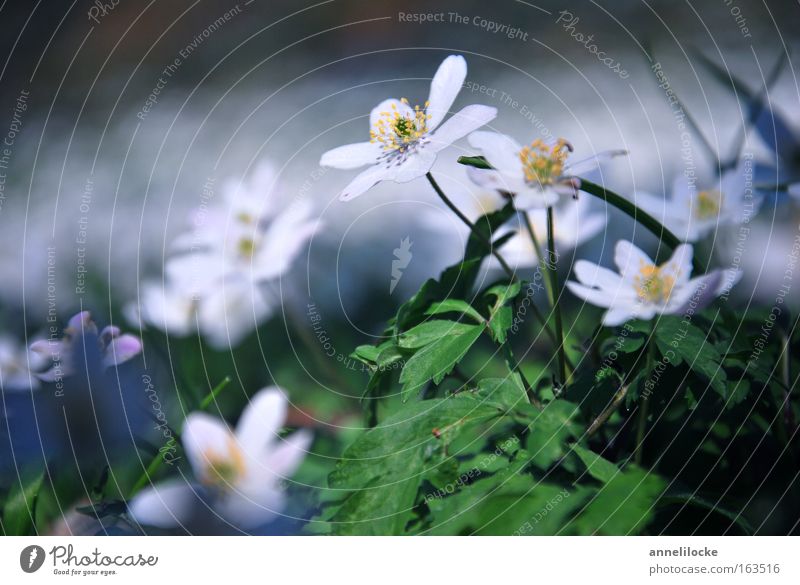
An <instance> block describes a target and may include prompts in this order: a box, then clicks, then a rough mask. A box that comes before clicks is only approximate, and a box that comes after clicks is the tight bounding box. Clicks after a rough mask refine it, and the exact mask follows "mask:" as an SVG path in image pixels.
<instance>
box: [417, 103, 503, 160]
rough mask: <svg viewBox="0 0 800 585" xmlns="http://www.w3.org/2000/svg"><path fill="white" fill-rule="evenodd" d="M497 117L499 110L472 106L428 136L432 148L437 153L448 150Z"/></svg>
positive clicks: (452, 117) (455, 115)
mask: <svg viewBox="0 0 800 585" xmlns="http://www.w3.org/2000/svg"><path fill="white" fill-rule="evenodd" d="M496 116H497V108H493V107H491V106H481V105H471V106H467V107H466V108H464V109H463V110H461V111H459V112H458V113H457V114H454V115H453V116H451V117H450V119H448V120H447V122H445V123H444V124H442V125H441V126H439V128H437V129H436V130H435V131H434V132H433V133H431V134H428V139H429V140H430V143H431V146H432V147H433V148H434V150H435V151H436V152H439V151H440V150H442V149H444V148H447V147H448V146H450V145H451V144H453V143H454V142H455V141H456V140H458V139H460V138H463V137H464V136H466V135H467V134H469V133H470V132H472V131H474V130H477V129H478V128H480V127H481V126H483V125H485V124H488V123H489V122H491V121H492V120H494V119H495V117H496Z"/></svg>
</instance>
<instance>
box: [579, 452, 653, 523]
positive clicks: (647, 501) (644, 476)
mask: <svg viewBox="0 0 800 585" xmlns="http://www.w3.org/2000/svg"><path fill="white" fill-rule="evenodd" d="M665 487H666V483H665V482H664V480H663V479H661V478H660V477H658V476H657V475H655V474H653V473H651V472H649V471H645V470H643V469H639V468H638V467H629V468H627V469H625V470H624V471H622V472H621V473H617V474H616V475H614V477H612V478H611V479H610V480H609V481H608V482H607V483H606V484H605V485H604V486H603V487H602V489H600V490H599V491H598V492H597V496H596V497H595V498H594V499H593V500H592V501H591V503H590V504H589V505H588V506H587V507H586V508H585V509H584V510H583V511H582V512H581V514H580V515H578V516H577V517H576V518H575V519H574V520H573V521H572V522H571V524H570V526H568V527H566V528H565V532H567V533H577V534H602V535H627V534H638V533H640V532H641V531H642V530H643V529H644V528H645V526H647V524H648V523H649V522H650V520H652V518H653V514H654V509H655V504H656V502H657V501H658V499H659V497H660V496H661V494H662V493H663V492H664V489H665Z"/></svg>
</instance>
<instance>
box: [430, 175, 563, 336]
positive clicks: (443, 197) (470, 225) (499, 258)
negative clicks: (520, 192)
mask: <svg viewBox="0 0 800 585" xmlns="http://www.w3.org/2000/svg"><path fill="white" fill-rule="evenodd" d="M425 177H426V178H427V179H428V182H429V183H430V184H431V187H433V190H434V191H436V194H437V195H438V196H439V199H441V200H442V201H443V202H444V204H445V205H447V207H448V209H450V211H452V212H453V213H455V214H456V216H457V217H458V218H459V219H460V220H461V221H462V222H463V223H464V225H465V226H467V227H468V228H469V230H470V232H472V234H473V235H474V236H475V237H476V238H479V239H480V240H481V241H482V243H483V244H484V245H485V246H486V247H487V249H488V250H491V252H492V256H494V257H495V258H497V261H498V262H499V263H500V266H501V267H502V268H503V270H504V271H505V273H506V274H507V275H508V278H509V279H511V282H516V281H517V275H516V274H515V273H514V271H513V270H512V269H511V267H510V266H509V265H508V262H506V261H505V258H503V256H502V255H501V254H500V252H498V251H497V250H495V249H494V246H493V245H492V242H491V241H489V240H487V239H486V238H485V237H483V235H482V234H481V233H480V232H479V231H478V230H477V229H476V228H475V224H474V223H472V222H471V221H470V220H469V218H468V217H467V216H466V215H464V214H463V213H462V212H461V210H460V209H459V208H458V207H456V205H455V203H453V202H452V201H450V198H449V197H447V195H445V194H444V191H442V188H441V187H440V186H439V184H438V183H437V182H436V180H435V179H434V178H433V175H431V174H430V173H426V174H425ZM530 306H531V311H532V312H533V314H534V316H535V317H536V318H537V319H538V320H539V321H540V322H541V323H542V327H543V328H544V331H545V332H546V333H547V335H548V336H549V337H550V339H551V340H552V341H553V342H554V343H555V341H556V338H555V337H554V336H553V332H552V331H550V329H549V328H548V327H547V320H546V319H545V318H544V315H542V314H541V312H540V311H539V309H538V308H537V307H536V305H534V304H533V303H531V305H530Z"/></svg>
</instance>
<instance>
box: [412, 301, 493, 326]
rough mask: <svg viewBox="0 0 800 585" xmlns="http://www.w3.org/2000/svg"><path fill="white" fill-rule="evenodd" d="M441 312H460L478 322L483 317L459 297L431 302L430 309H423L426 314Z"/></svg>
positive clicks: (480, 321)
mask: <svg viewBox="0 0 800 585" xmlns="http://www.w3.org/2000/svg"><path fill="white" fill-rule="evenodd" d="M442 313H461V314H464V315H468V316H470V317H472V318H473V319H475V321H476V322H478V323H483V322H484V318H483V317H482V316H481V314H480V313H479V312H478V311H476V310H475V308H474V307H473V306H472V305H470V304H469V303H468V302H466V301H462V300H459V299H445V300H443V301H439V302H436V303H433V304H432V305H431V307H430V309H428V310H427V311H425V314H426V315H440V314H442Z"/></svg>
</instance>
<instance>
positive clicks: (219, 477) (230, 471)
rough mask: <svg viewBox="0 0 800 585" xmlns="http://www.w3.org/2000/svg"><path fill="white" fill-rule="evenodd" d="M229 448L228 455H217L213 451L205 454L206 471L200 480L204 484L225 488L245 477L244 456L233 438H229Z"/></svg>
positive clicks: (209, 450) (210, 450)
mask: <svg viewBox="0 0 800 585" xmlns="http://www.w3.org/2000/svg"><path fill="white" fill-rule="evenodd" d="M227 447H228V448H227V452H226V453H217V452H216V451H214V450H213V449H208V450H207V451H205V452H204V453H203V459H204V463H205V469H204V470H203V473H202V477H201V478H200V481H201V482H202V483H203V484H205V485H207V486H212V487H217V488H225V487H228V486H231V485H233V484H234V483H235V482H236V481H237V480H238V479H239V478H241V477H242V475H244V471H245V461H244V454H243V453H242V450H241V448H240V447H239V444H238V443H237V442H236V439H235V438H234V437H233V436H230V437H229V438H228V445H227Z"/></svg>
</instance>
